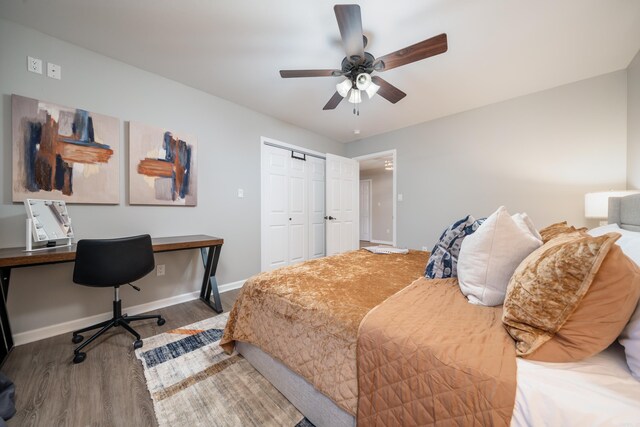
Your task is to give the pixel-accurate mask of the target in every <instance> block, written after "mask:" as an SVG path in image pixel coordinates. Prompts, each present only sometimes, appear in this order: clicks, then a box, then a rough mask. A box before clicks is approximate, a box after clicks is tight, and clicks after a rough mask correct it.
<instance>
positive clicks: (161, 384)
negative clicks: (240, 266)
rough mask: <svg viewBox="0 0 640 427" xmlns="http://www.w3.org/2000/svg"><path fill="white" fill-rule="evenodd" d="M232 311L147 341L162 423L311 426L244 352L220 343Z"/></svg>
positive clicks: (148, 373) (150, 382) (149, 374)
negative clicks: (229, 352)
mask: <svg viewBox="0 0 640 427" xmlns="http://www.w3.org/2000/svg"><path fill="white" fill-rule="evenodd" d="M227 319H228V313H224V314H222V315H219V316H215V317H212V318H210V319H206V320H203V321H201V322H197V323H194V324H191V325H187V326H184V327H182V328H178V329H174V330H171V331H168V332H165V333H163V334H160V335H156V336H154V337H150V338H145V339H144V347H142V348H140V349H138V350H136V357H137V358H138V359H139V360H140V361H141V362H142V366H143V368H144V375H145V378H146V380H147V388H148V389H149V393H150V394H151V398H152V400H153V405H154V409H155V415H156V419H157V421H158V425H159V426H160V427H169V426H171V427H180V426H185V427H186V426H189V427H192V426H221V427H236V426H238V427H239V426H273V427H276V426H277V427H282V426H291V427H294V426H295V427H313V424H311V422H309V421H308V420H307V419H306V418H304V417H303V416H302V414H301V413H300V412H299V411H298V410H297V409H296V408H295V407H294V406H293V405H292V404H291V403H290V402H289V401H288V400H287V399H286V398H285V397H284V396H282V394H280V392H279V391H278V390H276V388H275V387H273V386H272V385H271V384H270V383H269V382H268V381H267V380H266V379H265V378H264V377H263V376H262V375H260V373H259V372H258V371H256V370H255V369H254V368H253V367H252V366H251V365H250V364H249V363H248V362H247V361H246V360H245V359H244V358H243V357H242V356H241V355H239V354H237V353H234V354H232V355H227V354H226V353H224V352H223V351H222V349H221V348H220V347H219V345H218V344H219V342H220V338H221V337H222V331H223V330H224V326H225V324H226V322H227Z"/></svg>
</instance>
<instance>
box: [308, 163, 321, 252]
mask: <svg viewBox="0 0 640 427" xmlns="http://www.w3.org/2000/svg"><path fill="white" fill-rule="evenodd" d="M307 163H308V166H307V167H308V168H309V195H308V197H309V259H313V258H322V257H323V256H324V254H325V248H324V243H325V225H324V207H325V203H324V202H325V196H324V188H325V172H324V166H325V161H324V159H319V158H317V157H307Z"/></svg>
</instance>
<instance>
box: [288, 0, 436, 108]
mask: <svg viewBox="0 0 640 427" xmlns="http://www.w3.org/2000/svg"><path fill="white" fill-rule="evenodd" d="M333 10H334V12H335V14H336V19H337V20H338V27H339V28H340V36H341V37H342V44H343V45H344V50H345V51H346V53H347V56H346V57H345V58H344V59H343V60H342V64H341V67H340V69H339V70H280V76H281V77H282V78H285V79H286V78H292V77H346V79H345V80H343V81H342V82H340V83H338V84H337V85H336V93H334V94H333V96H332V97H331V99H330V100H329V102H327V104H326V105H325V106H324V108H323V110H333V109H334V108H336V107H337V106H338V104H340V102H341V101H342V100H343V99H344V98H347V100H348V102H351V103H352V104H354V114H355V113H356V108H355V105H357V104H359V103H360V102H362V92H365V93H367V96H368V97H369V98H371V97H372V96H374V95H375V94H376V93H378V94H380V96H382V97H383V98H385V99H386V100H387V101H389V102H391V103H392V104H395V103H396V102H398V101H400V100H401V99H402V98H404V97H405V96H406V95H407V94H406V93H404V92H403V91H401V90H400V89H398V88H397V87H395V86H393V85H392V84H390V83H388V82H387V81H386V80H384V79H382V78H381V77H378V76H372V75H371V74H372V73H373V72H374V71H376V72H383V71H386V70H390V69H392V68H396V67H400V66H402V65H406V64H410V63H412V62H416V61H420V60H422V59H425V58H429V57H430V56H435V55H439V54H441V53H444V52H446V51H447V35H446V34H444V33H443V34H440V35H437V36H435V37H431V38H430V39H427V40H424V41H421V42H419V43H416V44H413V45H411V46H407V47H405V48H404V49H400V50H397V51H395V52H393V53H389V54H387V55H384V56H381V57H379V58H375V57H374V56H373V55H372V54H370V53H369V52H365V50H364V49H365V48H366V47H367V38H366V37H365V36H364V35H363V34H362V16H361V14H360V6H359V5H357V4H337V5H335V6H334V7H333ZM358 113H359V111H358Z"/></svg>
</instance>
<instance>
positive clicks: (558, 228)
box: [540, 221, 587, 243]
mask: <svg viewBox="0 0 640 427" xmlns="http://www.w3.org/2000/svg"><path fill="white" fill-rule="evenodd" d="M586 231H587V229H586V228H585V227H582V228H575V227H574V226H573V225H567V221H562V222H556V223H555V224H551V225H549V226H548V227H545V228H543V229H542V230H540V236H542V243H547V242H548V241H549V240H551V239H553V238H555V237H558V236H559V235H561V234H569V233H575V232H586Z"/></svg>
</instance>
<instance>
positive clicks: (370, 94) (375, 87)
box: [365, 83, 380, 99]
mask: <svg viewBox="0 0 640 427" xmlns="http://www.w3.org/2000/svg"><path fill="white" fill-rule="evenodd" d="M378 89H380V86H378V85H377V84H375V83H371V84H370V85H369V87H368V88H366V89H365V92H367V96H368V97H369V99H371V98H373V95H375V94H376V93H378Z"/></svg>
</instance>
